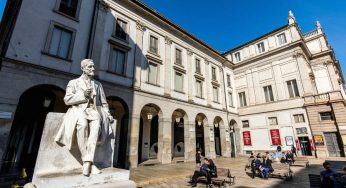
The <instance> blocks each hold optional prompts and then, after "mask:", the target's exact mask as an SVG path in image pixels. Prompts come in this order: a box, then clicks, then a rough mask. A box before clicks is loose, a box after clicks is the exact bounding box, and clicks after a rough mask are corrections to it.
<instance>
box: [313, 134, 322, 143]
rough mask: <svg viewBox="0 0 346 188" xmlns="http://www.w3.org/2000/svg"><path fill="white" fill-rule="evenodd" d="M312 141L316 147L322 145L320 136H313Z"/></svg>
mask: <svg viewBox="0 0 346 188" xmlns="http://www.w3.org/2000/svg"><path fill="white" fill-rule="evenodd" d="M314 140H315V144H316V145H324V141H323V136H322V135H314Z"/></svg>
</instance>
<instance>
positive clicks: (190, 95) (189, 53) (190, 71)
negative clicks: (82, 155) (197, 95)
mask: <svg viewBox="0 0 346 188" xmlns="http://www.w3.org/2000/svg"><path fill="white" fill-rule="evenodd" d="M186 51H187V79H188V81H187V83H188V86H187V88H188V101H189V102H193V86H194V83H193V80H194V79H193V60H192V54H193V52H192V50H191V49H187V50H186Z"/></svg>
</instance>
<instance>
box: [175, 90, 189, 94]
mask: <svg viewBox="0 0 346 188" xmlns="http://www.w3.org/2000/svg"><path fill="white" fill-rule="evenodd" d="M174 91H175V92H177V93H181V94H184V95H185V94H186V93H185V92H183V91H178V90H174Z"/></svg>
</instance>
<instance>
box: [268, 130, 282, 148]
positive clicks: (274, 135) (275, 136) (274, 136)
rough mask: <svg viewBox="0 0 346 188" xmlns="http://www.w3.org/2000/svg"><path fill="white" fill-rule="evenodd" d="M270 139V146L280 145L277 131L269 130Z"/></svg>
mask: <svg viewBox="0 0 346 188" xmlns="http://www.w3.org/2000/svg"><path fill="white" fill-rule="evenodd" d="M270 137H271V139H272V144H273V145H281V139H280V131H279V129H271V130H270Z"/></svg>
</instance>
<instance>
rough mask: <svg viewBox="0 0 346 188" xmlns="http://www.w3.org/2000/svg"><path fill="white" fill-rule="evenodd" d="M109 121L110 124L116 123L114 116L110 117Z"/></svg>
mask: <svg viewBox="0 0 346 188" xmlns="http://www.w3.org/2000/svg"><path fill="white" fill-rule="evenodd" d="M108 120H109V123H113V122H114V119H113V116H111V115H110V116H108Z"/></svg>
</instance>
